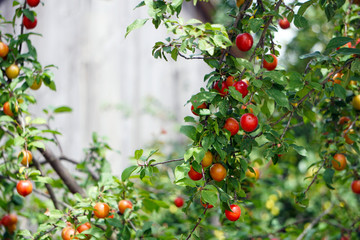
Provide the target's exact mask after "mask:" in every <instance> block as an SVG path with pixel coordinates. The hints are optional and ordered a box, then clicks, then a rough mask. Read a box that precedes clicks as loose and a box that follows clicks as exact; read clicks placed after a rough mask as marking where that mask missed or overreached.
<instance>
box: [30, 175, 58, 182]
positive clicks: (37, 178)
mask: <svg viewBox="0 0 360 240" xmlns="http://www.w3.org/2000/svg"><path fill="white" fill-rule="evenodd" d="M32 180H34V181H35V182H42V183H49V184H52V183H54V180H53V179H52V178H50V177H42V176H36V177H35V178H32Z"/></svg>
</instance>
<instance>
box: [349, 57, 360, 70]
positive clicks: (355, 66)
mask: <svg viewBox="0 0 360 240" xmlns="http://www.w3.org/2000/svg"><path fill="white" fill-rule="evenodd" d="M351 71H353V72H354V73H357V74H359V73H360V59H358V58H357V59H355V61H353V62H352V63H351Z"/></svg>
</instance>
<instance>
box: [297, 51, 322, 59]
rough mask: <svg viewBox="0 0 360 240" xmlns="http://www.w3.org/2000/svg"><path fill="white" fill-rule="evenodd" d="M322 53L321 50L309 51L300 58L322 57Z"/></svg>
mask: <svg viewBox="0 0 360 240" xmlns="http://www.w3.org/2000/svg"><path fill="white" fill-rule="evenodd" d="M321 56H322V54H321V53H320V52H319V51H316V52H313V53H307V54H304V55H301V56H300V57H299V58H300V59H306V58H313V57H321Z"/></svg>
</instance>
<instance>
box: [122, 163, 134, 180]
mask: <svg viewBox="0 0 360 240" xmlns="http://www.w3.org/2000/svg"><path fill="white" fill-rule="evenodd" d="M136 169H138V166H130V167H127V168H126V169H124V171H123V172H122V173H121V181H123V182H125V181H126V180H127V179H129V177H130V176H131V174H132V173H133V172H134V171H135V170H136Z"/></svg>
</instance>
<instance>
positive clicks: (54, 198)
mask: <svg viewBox="0 0 360 240" xmlns="http://www.w3.org/2000/svg"><path fill="white" fill-rule="evenodd" d="M32 161H33V164H34V166H35V167H36V168H37V170H39V171H40V174H41V176H44V173H43V171H42V170H41V165H40V163H39V162H38V161H37V160H36V159H35V158H33V159H32ZM45 187H46V189H47V190H48V192H49V196H50V199H51V201H52V202H53V204H54V207H55V208H56V209H60V208H59V204H58V201H57V199H56V195H55V193H54V190H53V188H52V186H51V185H50V184H49V183H45Z"/></svg>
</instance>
